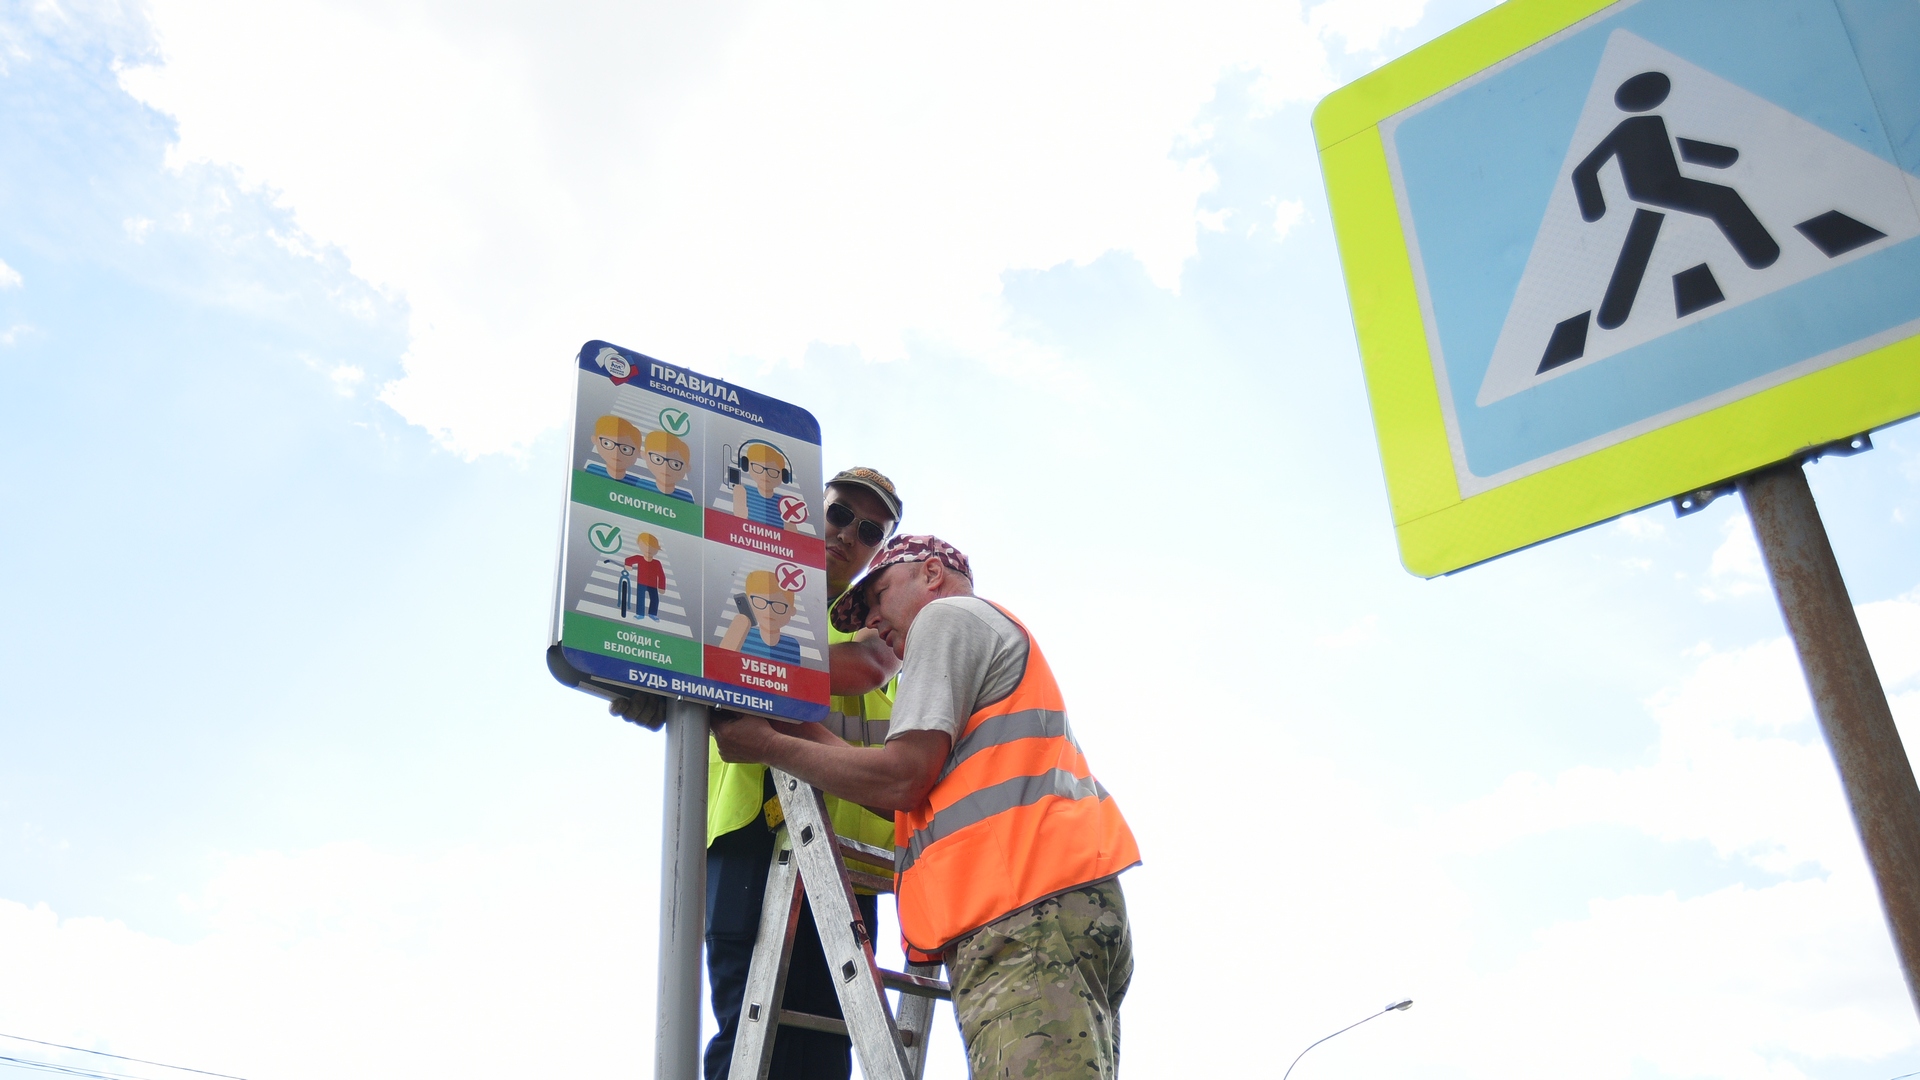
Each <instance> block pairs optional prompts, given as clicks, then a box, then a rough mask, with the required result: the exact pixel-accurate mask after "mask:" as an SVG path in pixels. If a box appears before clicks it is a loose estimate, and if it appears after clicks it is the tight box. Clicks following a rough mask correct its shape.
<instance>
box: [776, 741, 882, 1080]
mask: <svg viewBox="0 0 1920 1080" xmlns="http://www.w3.org/2000/svg"><path fill="white" fill-rule="evenodd" d="M769 768H770V769H771V771H772V774H773V786H774V792H775V793H776V794H777V795H779V797H780V809H781V811H782V812H783V813H784V814H785V815H786V820H787V835H788V840H789V842H790V843H791V844H792V845H793V856H794V861H795V862H796V863H798V864H799V870H800V878H801V880H802V881H803V882H804V883H805V886H806V892H807V898H808V899H809V900H810V901H811V902H812V906H813V921H814V925H815V926H816V927H817V928H818V930H819V933H820V946H821V950H822V951H823V952H824V953H826V957H827V969H828V971H829V972H831V973H832V975H833V985H834V989H835V990H836V991H837V992H838V993H839V996H840V1014H841V1015H842V1016H843V1017H845V1018H846V1024H847V1034H848V1035H849V1036H850V1037H851V1038H852V1040H853V1050H854V1054H855V1055H856V1056H857V1057H858V1058H859V1061H860V1072H861V1074H862V1075H863V1076H864V1077H866V1080H907V1052H906V1049H905V1048H904V1047H902V1046H901V1045H900V1031H899V1029H898V1028H897V1027H896V1026H895V1025H894V1022H893V1010H892V1009H890V1008H889V1007H888V1005H887V995H886V990H885V989H884V988H883V987H882V985H881V982H880V965H879V964H878V963H877V962H876V961H875V960H874V956H873V934H872V932H871V931H870V930H869V929H868V927H867V924H866V921H865V920H864V919H862V918H861V917H860V908H859V906H858V905H857V904H856V903H855V902H854V898H853V883H852V882H851V881H850V880H849V879H848V877H847V867H846V863H845V862H843V861H842V860H841V855H840V851H841V846H840V844H839V842H838V838H837V837H836V836H835V834H834V831H833V824H832V822H831V821H830V820H829V819H828V818H827V803H826V799H825V797H824V796H822V795H821V794H820V791H819V789H817V788H815V787H813V786H811V785H809V784H803V783H801V782H800V781H799V779H798V778H796V777H793V776H790V775H788V774H787V773H785V772H782V771H780V770H779V769H772V767H771V766H769Z"/></svg>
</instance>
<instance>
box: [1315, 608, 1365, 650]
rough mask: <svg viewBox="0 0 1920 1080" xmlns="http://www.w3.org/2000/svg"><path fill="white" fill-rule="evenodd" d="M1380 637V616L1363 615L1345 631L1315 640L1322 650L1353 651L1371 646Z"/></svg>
mask: <svg viewBox="0 0 1920 1080" xmlns="http://www.w3.org/2000/svg"><path fill="white" fill-rule="evenodd" d="M1379 636H1380V616H1378V615H1363V616H1361V617H1360V618H1359V619H1357V620H1355V621H1354V622H1353V623H1352V624H1350V625H1348V626H1347V627H1346V628H1345V629H1342V630H1339V631H1336V632H1334V633H1331V634H1327V635H1324V636H1322V637H1320V638H1319V639H1317V644H1319V646H1320V647H1321V648H1323V649H1353V648H1358V647H1359V646H1362V645H1368V644H1371V643H1372V642H1373V641H1374V640H1375V639H1377V638H1378V637H1379Z"/></svg>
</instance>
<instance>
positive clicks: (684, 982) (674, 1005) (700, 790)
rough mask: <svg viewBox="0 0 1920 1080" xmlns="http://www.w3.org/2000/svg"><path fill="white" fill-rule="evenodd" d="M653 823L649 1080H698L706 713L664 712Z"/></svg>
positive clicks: (683, 707) (695, 709) (685, 705)
mask: <svg viewBox="0 0 1920 1080" xmlns="http://www.w3.org/2000/svg"><path fill="white" fill-rule="evenodd" d="M666 757H667V782H666V792H665V798H666V806H665V812H664V813H662V814H661V821H660V982H659V991H658V993H657V994H656V996H655V1002H656V1008H657V1009H658V1011H659V1022H658V1026H657V1027H656V1028H655V1030H654V1036H653V1076H654V1080H698V1077H699V1076H700V946H701V942H702V938H703V937H704V935H705V929H706V927H705V924H706V917H707V844H706V840H707V707H706V706H705V705H698V704H695V703H693V702H687V701H680V702H675V703H674V704H672V705H670V706H668V709H667V754H666Z"/></svg>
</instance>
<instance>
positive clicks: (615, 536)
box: [587, 523, 620, 555]
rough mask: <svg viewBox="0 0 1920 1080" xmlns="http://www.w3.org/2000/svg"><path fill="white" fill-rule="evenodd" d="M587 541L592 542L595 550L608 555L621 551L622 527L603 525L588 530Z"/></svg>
mask: <svg viewBox="0 0 1920 1080" xmlns="http://www.w3.org/2000/svg"><path fill="white" fill-rule="evenodd" d="M587 539H588V540H590V541H592V543H593V547H594V550H596V551H599V552H601V553H602V554H606V555H614V554H618V553H619V551H620V526H618V525H608V524H605V523H601V524H599V525H595V526H593V527H592V528H589V529H588V530H587Z"/></svg>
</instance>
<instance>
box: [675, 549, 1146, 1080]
mask: <svg viewBox="0 0 1920 1080" xmlns="http://www.w3.org/2000/svg"><path fill="white" fill-rule="evenodd" d="M832 618H833V624H834V626H835V627H837V628H840V629H843V630H850V629H852V628H855V627H860V628H864V629H867V630H872V631H874V632H876V633H878V634H879V635H880V638H881V639H882V640H883V641H885V642H886V643H887V645H888V647H889V648H890V649H892V650H893V652H894V654H895V655H896V656H898V657H900V658H901V659H902V660H903V661H904V664H903V666H902V667H901V670H900V682H899V692H898V694H897V695H896V696H895V699H894V704H893V720H892V723H891V724H890V730H889V733H888V736H887V742H886V746H885V748H883V749H882V750H880V751H878V752H874V751H872V750H869V749H855V748H852V747H849V746H848V745H847V744H845V743H844V742H842V741H841V740H839V739H837V738H835V736H834V735H833V733H831V732H828V731H825V730H822V729H821V728H820V727H819V725H814V724H779V725H774V724H770V723H768V722H767V721H766V720H764V719H761V718H759V717H747V716H740V715H738V714H731V713H722V714H719V715H717V716H716V718H715V720H714V724H713V733H714V738H715V740H716V742H717V745H718V746H719V748H720V752H721V754H722V755H723V756H724V757H725V758H726V759H727V760H729V761H759V762H766V763H767V764H770V765H774V766H776V767H778V768H780V769H783V770H785V771H787V772H790V773H792V774H794V775H795V776H798V777H799V778H800V779H802V780H805V781H806V782H807V783H810V784H812V785H814V786H815V787H818V788H820V789H822V790H824V791H828V792H832V793H834V794H836V795H839V796H840V797H842V798H845V799H851V800H854V801H856V802H859V803H861V804H863V805H866V806H874V807H881V808H889V809H892V810H894V811H895V814H894V841H893V851H894V889H895V894H896V896H897V898H898V900H899V905H900V931H901V935H902V936H903V937H905V938H906V943H907V946H908V948H909V949H910V950H911V951H912V952H914V953H916V954H919V955H920V956H923V957H932V956H938V957H939V958H941V959H942V960H944V961H945V962H946V964H947V968H948V971H949V973H950V979H951V982H952V985H953V1005H954V1012H955V1013H957V1014H958V1016H959V1020H960V1037H961V1040H962V1041H963V1042H965V1043H966V1047H967V1064H968V1070H969V1075H970V1076H971V1077H972V1080H1001V1078H1006V1080H1012V1078H1014V1077H1020V1078H1022V1080H1042V1078H1051V1077H1112V1076H1113V1075H1114V1074H1115V1072H1116V1070H1117V1069H1118V1067H1119V1057H1120V1027H1119V1010H1120V1002H1121V999H1122V998H1124V997H1125V996H1126V993H1127V987H1128V984H1129V982H1130V981H1131V980H1132V977H1133V936H1132V929H1131V927H1130V926H1129V924H1128V921H1127V909H1126V901H1125V898H1124V897H1123V896H1122V895H1121V892H1120V882H1119V875H1120V872H1121V871H1123V870H1126V869H1128V868H1130V867H1132V866H1134V865H1137V864H1138V863H1139V862H1140V850H1139V847H1138V846H1137V845H1136V844H1135V843H1134V839H1133V833H1132V831H1131V830H1130V829H1128V827H1127V822H1126V819H1125V818H1123V817H1121V815H1120V810H1119V807H1117V806H1116V805H1115V804H1114V801H1113V798H1112V796H1110V795H1109V794H1108V793H1107V789H1106V788H1105V787H1102V786H1101V784H1100V782H1099V781H1098V780H1096V779H1094V776H1093V772H1092V770H1091V769H1090V768H1089V766H1088V764H1087V759H1086V756H1085V755H1084V754H1082V753H1081V751H1080V745H1079V743H1078V742H1076V741H1075V740H1074V737H1073V729H1072V728H1071V727H1070V726H1069V725H1068V723H1067V711H1066V703H1065V701H1064V700H1063V698H1062V696H1061V693H1060V687H1059V685H1058V684H1057V683H1055V682H1054V678H1053V672H1052V669H1051V668H1049V667H1048V666H1047V659H1046V657H1045V656H1044V655H1043V654H1042V653H1041V651H1040V645H1039V643H1038V642H1036V641H1035V640H1034V639H1033V635H1032V634H1030V633H1028V631H1027V628H1026V627H1025V626H1024V625H1022V624H1021V622H1020V621H1019V620H1018V619H1016V618H1014V617H1013V615H1012V613H1011V612H1008V611H1007V610H1006V609H1005V608H1002V607H1000V606H999V605H997V604H993V603H990V602H988V601H986V600H982V599H980V598H979V597H976V596H974V595H973V571H972V568H971V565H970V564H969V563H968V561H967V557H966V556H965V555H963V554H961V553H960V552H959V550H958V549H956V548H954V546H953V545H951V544H948V543H946V542H945V541H943V540H941V539H939V538H938V537H933V536H902V537H898V538H896V539H895V540H893V541H892V542H891V543H889V544H888V545H887V547H886V548H885V549H884V550H882V551H881V552H879V553H878V554H877V555H876V556H875V557H874V560H873V565H872V568H871V569H870V570H869V571H868V572H867V575H866V577H865V578H863V579H862V580H861V581H860V582H859V583H858V584H856V585H855V586H854V587H853V588H851V589H849V590H847V591H846V592H845V593H844V594H843V595H842V596H841V598H840V600H839V602H837V603H836V604H835V605H834V608H833V613H832ZM909 630H911V636H909Z"/></svg>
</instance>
